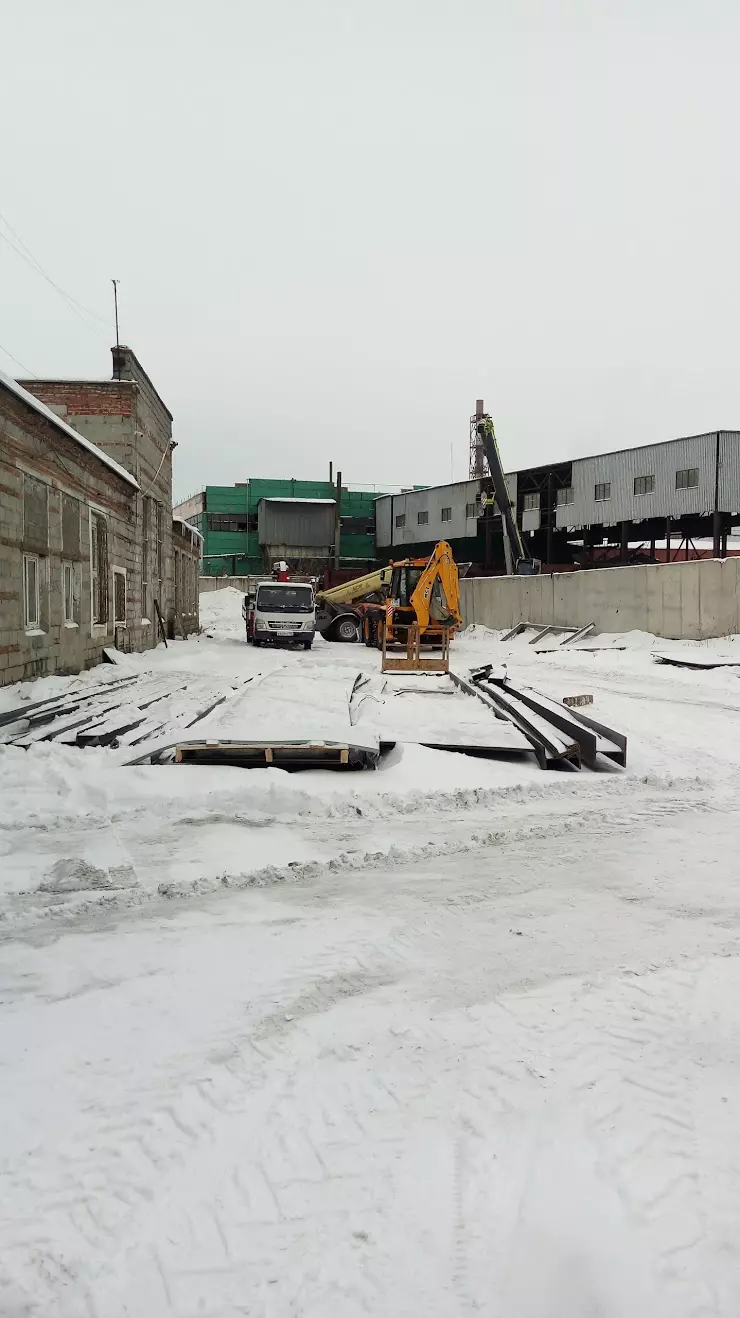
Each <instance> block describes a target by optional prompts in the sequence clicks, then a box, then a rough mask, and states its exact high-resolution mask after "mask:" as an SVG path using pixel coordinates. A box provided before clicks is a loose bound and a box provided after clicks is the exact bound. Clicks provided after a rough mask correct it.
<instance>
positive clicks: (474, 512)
mask: <svg viewBox="0 0 740 1318" xmlns="http://www.w3.org/2000/svg"><path fill="white" fill-rule="evenodd" d="M478 508H479V504H477V503H476V502H475V501H473V503H466V505H465V520H466V521H467V522H471V521H474V520H475V518H476V517H477V516H478Z"/></svg>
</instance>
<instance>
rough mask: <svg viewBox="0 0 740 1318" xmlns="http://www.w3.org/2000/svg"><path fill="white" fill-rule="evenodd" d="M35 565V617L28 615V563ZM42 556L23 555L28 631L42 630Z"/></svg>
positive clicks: (24, 603) (24, 597) (24, 606)
mask: <svg viewBox="0 0 740 1318" xmlns="http://www.w3.org/2000/svg"><path fill="white" fill-rule="evenodd" d="M29 563H33V565H34V577H35V591H34V596H35V613H36V617H35V618H29V616H28V564H29ZM40 577H41V558H40V555H39V554H24V555H23V629H24V631H26V632H31V633H33V632H40V631H41V630H42V628H41V581H40Z"/></svg>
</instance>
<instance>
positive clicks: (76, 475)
mask: <svg viewBox="0 0 740 1318" xmlns="http://www.w3.org/2000/svg"><path fill="white" fill-rule="evenodd" d="M174 447H175V445H174V443H173V441H172V416H171V414H170V412H169V411H168V410H167V408H166V407H165V405H164V403H163V402H162V400H161V399H160V397H159V395H158V394H157V392H156V390H155V388H154V386H153V385H152V383H151V381H150V379H149V377H148V376H147V374H146V372H145V371H144V370H143V368H142V367H141V365H140V363H139V362H138V360H137V358H136V356H135V354H134V353H133V352H132V351H131V350H130V349H129V348H125V347H120V348H114V349H113V379H112V380H105V381H87V380H86V381H69V380H34V381H23V382H20V383H16V381H14V380H11V379H9V378H8V377H7V376H4V375H2V374H0V510H1V511H2V518H1V522H2V525H1V527H0V683H7V682H12V681H16V680H18V679H19V678H28V677H36V676H40V675H42V674H48V673H53V672H76V671H78V670H79V669H80V668H85V667H90V666H91V665H92V664H95V663H98V662H99V661H100V659H101V657H102V652H103V649H104V648H105V647H106V646H111V645H117V646H118V647H119V648H121V649H126V650H142V649H147V648H149V647H152V646H154V645H156V644H157V641H158V639H159V636H158V619H157V607H158V608H159V611H160V613H161V616H162V618H163V621H164V625H165V627H166V628H167V631H168V633H169V634H170V635H173V634H174V633H175V631H176V630H177V631H180V630H184V631H191V630H194V629H195V628H196V627H197V621H198V595H197V584H198V560H199V551H200V545H199V541H198V537H197V535H196V534H194V533H193V532H191V531H190V530H189V529H188V531H185V530H184V529H183V528H182V527H181V526H180V525H179V523H178V524H173V519H172V450H173V448H174Z"/></svg>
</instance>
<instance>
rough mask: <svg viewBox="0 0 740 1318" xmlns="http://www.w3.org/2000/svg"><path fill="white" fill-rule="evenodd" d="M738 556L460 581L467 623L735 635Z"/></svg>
mask: <svg viewBox="0 0 740 1318" xmlns="http://www.w3.org/2000/svg"><path fill="white" fill-rule="evenodd" d="M739 587H740V559H738V558H728V559H724V560H716V559H703V560H700V561H698V562H691V563H666V564H658V565H651V566H644V567H643V566H640V567H614V568H599V569H596V570H595V571H585V572H583V571H581V572H559V573H555V574H553V575H542V576H539V577H471V578H467V579H465V580H463V581H461V582H460V594H461V603H462V612H463V618H464V621H465V624H466V625H468V624H469V623H473V622H477V623H483V624H484V625H485V626H486V627H494V628H502V627H506V628H508V627H514V626H516V624H517V623H518V622H536V623H541V624H542V626H543V627H544V626H546V625H548V624H550V623H562V624H564V625H570V626H579V627H582V626H585V625H586V623H589V622H592V623H594V625H595V627H596V630H597V631H599V632H625V631H633V630H640V631H645V632H653V633H654V634H655V635H656V636H665V637H669V638H671V639H675V640H705V639H708V638H709V637H712V636H729V635H735V634H737V633H739V632H740V613H739V609H738V589H739Z"/></svg>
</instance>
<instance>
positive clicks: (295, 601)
mask: <svg viewBox="0 0 740 1318" xmlns="http://www.w3.org/2000/svg"><path fill="white" fill-rule="evenodd" d="M257 610H258V611H259V612H260V613H313V592H312V590H311V587H310V586H260V588H259V590H258V591H257Z"/></svg>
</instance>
